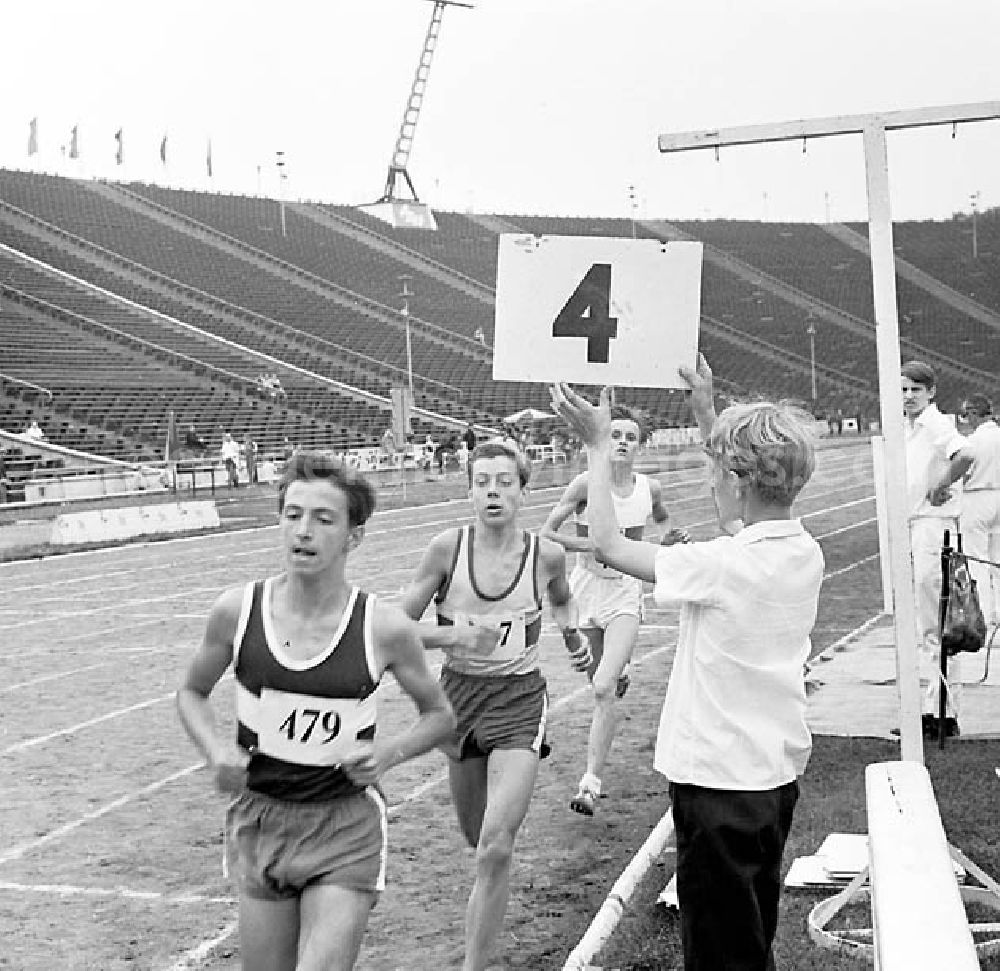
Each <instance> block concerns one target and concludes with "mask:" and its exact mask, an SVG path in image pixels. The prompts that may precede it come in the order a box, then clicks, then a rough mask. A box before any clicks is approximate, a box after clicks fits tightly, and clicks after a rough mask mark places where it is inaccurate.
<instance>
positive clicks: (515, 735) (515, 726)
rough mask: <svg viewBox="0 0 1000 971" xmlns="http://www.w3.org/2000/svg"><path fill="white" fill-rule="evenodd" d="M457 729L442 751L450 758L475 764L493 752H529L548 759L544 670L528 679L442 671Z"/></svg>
mask: <svg viewBox="0 0 1000 971" xmlns="http://www.w3.org/2000/svg"><path fill="white" fill-rule="evenodd" d="M441 686H442V688H444V693H445V694H446V695H447V696H448V700H449V701H450V702H451V706H452V708H454V709H455V717H456V718H457V720H458V727H457V728H456V729H455V734H454V736H453V737H452V739H451V741H450V742H446V743H445V744H443V745H442V746H441V750H442V751H443V752H444V753H445V755H447V756H448V758H450V759H456V760H461V759H474V758H482V757H484V756H486V755H489V754H490V752H492V751H493V749H516V748H523V749H530V750H531V751H532V752H535V753H537V754H538V755H539V756H540V757H541V758H545V756H546V755H548V744H547V743H546V741H545V726H546V722H547V721H548V712H549V698H548V692H547V691H546V689H545V679H544V678H543V677H542V674H541V672H540V671H532V672H530V673H529V674H513V675H504V676H496V677H491V676H483V675H475V674H459V673H458V672H456V671H452V670H451V669H450V668H447V667H445V668H443V669H442V671H441Z"/></svg>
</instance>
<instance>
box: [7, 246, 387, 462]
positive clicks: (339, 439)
mask: <svg viewBox="0 0 1000 971" xmlns="http://www.w3.org/2000/svg"><path fill="white" fill-rule="evenodd" d="M0 265H2V264H0ZM49 272H50V273H51V274H52V275H53V280H54V282H56V283H59V284H62V285H63V286H65V287H69V286H73V285H75V286H77V287H78V288H79V289H81V290H83V291H88V290H93V288H91V287H89V286H88V285H87V284H85V283H84V282H83V281H73V280H69V279H65V278H64V275H60V276H58V277H56V275H55V274H56V271H53V270H51V269H50V270H49ZM0 292H2V294H3V296H4V298H5V301H6V313H5V315H4V317H3V318H2V320H0V336H2V337H3V343H4V347H5V366H6V367H7V368H8V370H11V371H13V372H15V373H14V376H15V377H20V374H18V373H16V372H17V369H18V367H19V366H21V367H24V369H25V374H29V373H30V374H31V375H32V376H33V377H34V378H35V379H38V380H44V381H45V382H46V385H47V386H48V387H49V388H50V389H51V390H52V391H53V393H54V398H55V400H54V408H55V411H54V412H53V415H52V416H50V418H49V421H50V424H51V423H52V421H53V420H57V421H58V422H59V424H60V427H61V426H62V425H64V424H65V421H66V420H67V419H73V418H75V419H78V420H81V421H84V422H85V423H86V424H88V426H89V427H91V428H93V429H104V430H109V431H116V432H117V431H120V432H121V433H122V434H123V435H125V437H127V438H132V439H134V440H135V445H136V447H137V448H140V449H142V448H149V447H155V446H156V445H157V444H158V440H159V438H160V436H161V434H162V429H164V428H165V421H166V413H167V411H168V410H169V408H170V407H173V406H176V407H179V408H185V410H186V411H187V413H188V414H189V415H191V414H192V412H194V414H195V415H197V421H198V422H199V423H201V422H204V421H205V417H204V415H203V414H202V412H205V413H206V414H208V413H210V415H211V420H212V421H213V422H215V423H216V424H219V426H220V427H225V429H226V430H230V431H233V432H234V433H237V434H239V435H245V434H250V435H251V436H254V437H257V438H258V441H259V443H260V444H261V445H262V447H272V448H277V447H278V445H279V444H280V442H281V440H282V438H283V437H284V434H287V433H288V432H287V431H282V429H289V430H290V429H295V430H298V429H301V428H303V427H308V428H311V429H313V430H314V432H315V434H314V435H312V438H313V439H314V440H315V439H318V440H319V441H318V442H317V444H319V443H322V444H324V445H328V446H335V445H339V444H346V443H347V441H349V442H350V443H351V444H359V443H363V442H365V441H366V438H367V436H366V435H365V434H364V432H363V431H361V430H360V429H358V428H357V427H352V422H351V421H350V420H349V417H348V416H350V415H351V414H352V413H353V414H356V415H360V416H363V417H366V418H367V419H368V421H369V423H371V422H372V419H373V415H372V411H374V413H375V414H376V415H377V414H380V413H381V412H382V411H383V410H384V409H386V408H387V407H388V404H387V403H386V402H378V403H376V404H372V403H371V402H369V401H368V400H367V399H364V398H361V399H358V400H360V401H361V402H362V403H361V405H360V408H361V410H360V411H359V410H358V406H357V405H354V404H353V401H352V400H350V399H349V400H347V401H344V400H343V399H341V400H340V401H336V400H332V399H334V396H333V395H331V388H330V387H329V386H328V385H319V387H318V388H317V390H316V392H315V393H314V397H313V398H312V399H311V400H310V402H309V403H310V405H311V407H310V408H309V410H308V411H305V410H303V409H301V408H299V407H297V406H296V405H295V403H294V401H293V400H292V399H291V398H290V399H289V401H288V403H287V404H285V403H283V404H280V405H279V404H276V403H274V402H268V403H266V404H264V405H261V404H260V402H259V400H258V395H257V392H256V389H255V386H254V385H253V382H252V381H246V380H245V379H243V378H241V377H240V376H238V375H233V374H231V373H229V372H224V371H222V370H221V369H219V368H215V367H213V366H212V365H210V364H206V363H204V362H203V361H200V360H197V359H194V358H191V357H188V356H186V355H182V354H179V353H177V352H175V351H172V350H170V349H169V348H165V347H163V346H161V345H155V344H152V343H150V342H148V341H144V340H142V339H141V338H137V337H135V336H133V335H131V334H129V333H126V332H124V331H120V330H118V329H117V328H115V327H112V326H110V325H108V324H104V323H102V322H101V321H99V320H95V319H93V318H90V317H85V316H83V315H81V314H78V313H76V312H74V311H72V310H69V309H67V308H66V307H65V306H60V305H59V304H57V303H53V302H50V301H47V300H42V299H39V298H37V297H34V296H31V295H29V294H25V293H23V292H21V291H18V290H15V289H13V288H11V287H6V286H0ZM47 295H48V296H49V297H52V298H54V299H55V300H59V301H60V303H63V304H65V303H70V302H71V300H67V299H66V296H67V295H66V292H65V291H63V292H47ZM60 298H62V299H60ZM19 331H23V333H24V334H25V335H26V343H25V347H24V352H25V353H24V355H20V356H19V355H18V346H17V345H18V340H17V335H18V332H19ZM81 332H83V333H86V334H87V335H88V336H87V339H86V342H85V343H83V342H81V341H80V339H79V334H80V333H81ZM130 378H131V379H132V380H133V381H134V380H137V379H141V380H142V381H143V382H144V383H143V385H142V391H143V392H144V393H143V394H140V395H138V396H136V395H135V394H134V393H133V394H129V395H127V396H126V400H125V401H123V402H121V403H120V404H118V405H112V404H101V405H100V406H99V407H98V408H88V407H87V406H86V405H84V406H83V407H82V408H81V406H80V405H79V404H78V394H77V392H78V391H80V390H84V393H85V395H86V396H87V397H88V398H89V397H92V396H93V393H94V389H95V388H100V389H107V388H115V387H116V386H120V385H121V384H122V383H123V380H124V381H125V382H127V381H128V380H129V379H130ZM217 385H220V386H221V387H217ZM177 386H181V387H184V388H186V390H184V391H182V392H181V393H180V395H179V397H178V400H175V401H174V402H172V403H171V404H170V405H168V404H161V406H160V407H158V408H157V409H156V410H155V414H153V415H152V416H144V415H143V413H142V409H141V407H140V405H139V403H138V402H139V401H142V400H147V401H148V400H149V399H150V396H151V395H152V394H153V393H154V392H156V391H158V390H160V389H162V388H164V387H169V388H171V389H173V390H174V391H176V390H177ZM298 390H299V389H295V388H293V389H292V393H293V394H295V393H296V392H297V391H298ZM175 397H176V396H175ZM352 405H353V409H352ZM227 412H231V413H232V415H233V418H232V421H231V422H227V421H225V419H226V414H227ZM264 417H266V418H267V421H264V420H263V419H264ZM189 420H195V419H194V418H193V417H192V418H191V419H189ZM66 432H67V430H66V429H65V428H63V433H62V434H60V432H59V431H58V430H56V431H53V433H52V434H51V436H50V437H52V439H53V441H61V440H62V439H63V438H64V437H65V434H66ZM345 438H346V440H345ZM62 443H63V444H67V443H66V442H62ZM119 446H120V443H119ZM89 450H91V451H94V449H93V448H91V449H89Z"/></svg>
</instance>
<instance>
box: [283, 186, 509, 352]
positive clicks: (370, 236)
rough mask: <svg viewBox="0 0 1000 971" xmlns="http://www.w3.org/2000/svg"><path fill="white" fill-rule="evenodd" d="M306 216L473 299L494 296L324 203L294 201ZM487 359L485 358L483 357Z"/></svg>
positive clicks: (484, 300) (476, 282)
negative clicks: (318, 204)
mask: <svg viewBox="0 0 1000 971" xmlns="http://www.w3.org/2000/svg"><path fill="white" fill-rule="evenodd" d="M289 208H290V209H291V210H292V211H294V212H297V213H298V214H299V215H301V216H302V217H303V218H305V219H311V220H313V221H314V222H317V223H319V224H320V225H322V226H325V227H326V228H328V229H332V230H333V231H334V232H336V233H340V234H342V235H344V236H348V237H350V238H351V239H354V240H357V241H358V242H361V243H364V245H365V246H367V247H369V248H370V249H372V250H375V251H376V252H379V253H385V254H386V255H388V256H391V257H392V258H393V259H395V260H397V261H399V262H400V263H403V264H405V265H407V266H410V267H412V268H413V269H414V270H415V271H416V272H418V273H422V274H425V275H426V276H429V277H432V278H433V279H435V280H437V281H439V282H440V283H443V284H445V285H446V286H449V287H452V288H453V289H455V290H459V291H461V292H462V293H465V294H467V295H468V296H470V297H472V298H473V299H474V300H478V301H479V302H480V303H482V304H485V305H486V306H488V307H491V308H492V306H493V303H494V301H495V299H496V290H494V288H493V287H490V286H487V285H486V284H485V283H481V282H480V281H479V280H475V279H473V278H472V277H470V276H466V274H464V273H462V272H461V271H460V270H456V269H454V268H452V267H450V266H446V265H445V264H444V263H441V262H439V261H438V260H435V259H432V258H431V257H429V256H427V255H425V254H423V253H419V252H417V251H416V250H415V249H412V248H410V247H409V246H405V245H404V244H403V243H400V242H398V241H397V240H394V239H389V238H388V237H387V236H386V235H385V234H383V233H381V232H378V231H377V230H375V229H373V228H370V227H367V226H363V225H361V223H360V222H355V221H354V220H353V219H351V218H349V217H348V216H345V215H344V214H343V213H340V212H337V211H335V210H332V209H330V208H328V207H325V206H316V205H311V204H305V203H293V204H292V205H291V206H290V207H289ZM483 360H486V357H485V356H484V357H483Z"/></svg>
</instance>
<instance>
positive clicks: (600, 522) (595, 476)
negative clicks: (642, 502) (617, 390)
mask: <svg viewBox="0 0 1000 971" xmlns="http://www.w3.org/2000/svg"><path fill="white" fill-rule="evenodd" d="M702 360H704V359H702ZM706 367H707V364H706ZM552 407H553V409H554V410H555V412H556V413H557V414H558V415H560V416H561V417H562V418H564V419H565V420H566V421H567V422H569V424H570V426H571V427H572V428H573V430H574V431H575V432H577V434H579V435H580V437H581V438H582V439H583V441H584V444H586V445H587V446H588V447H589V449H590V468H589V469H588V478H587V518H588V519H589V520H590V532H591V535H592V536H593V537H594V544H595V547H596V548H595V551H594V554H595V556H596V557H598V559H599V561H600V562H603V563H606V564H607V565H608V566H610V567H613V568H614V569H616V570H620V571H621V572H622V573H627V574H629V576H633V577H638V578H639V579H640V580H650V581H652V580H655V579H656V575H655V569H656V553H657V550H658V548H659V545H658V544H654V543H646V542H642V541H636V540H631V539H628V538H627V537H625V536H623V535H622V534H621V532H620V531H619V529H618V521H617V520H616V519H615V508H614V502H613V500H612V497H611V404H610V393H609V391H608V389H607V388H605V389H604V390H603V391H602V392H601V398H600V404H599V405H597V406H595V405H592V404H591V403H590V402H589V401H587V399H586V398H583V397H581V396H580V395H578V394H577V393H576V392H575V391H573V389H572V388H570V387H569V385H567V384H555V385H553V386H552Z"/></svg>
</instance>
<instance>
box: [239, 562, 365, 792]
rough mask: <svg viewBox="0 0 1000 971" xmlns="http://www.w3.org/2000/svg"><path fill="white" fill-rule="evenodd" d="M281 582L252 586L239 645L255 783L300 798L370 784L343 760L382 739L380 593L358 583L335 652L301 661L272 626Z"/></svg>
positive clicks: (244, 733)
mask: <svg viewBox="0 0 1000 971" xmlns="http://www.w3.org/2000/svg"><path fill="white" fill-rule="evenodd" d="M272 582H273V581H272V580H263V581H258V582H257V583H252V584H248V585H247V588H246V591H245V593H244V596H243V609H242V611H241V613H240V622H239V627H238V629H237V632H236V637H235V640H234V646H233V670H234V673H235V675H236V692H237V714H238V716H239V726H238V729H237V741H238V742H239V744H240V745H241V746H243V748H245V749H248V750H250V751H251V752H252V755H251V757H250V767H249V781H248V783H247V788H249V789H251V790H253V791H254V792H259V793H262V794H264V795H266V796H271V797H273V798H275V799H286V800H289V801H292V802H317V801H322V800H328V799H335V798H338V797H340V796H347V795H352V794H354V793H357V792H362V791H363V790H364V788H365V787H364V786H358V785H355V784H354V783H353V782H352V781H351V780H350V779H349V778H348V776H347V774H346V773H345V772H344V771H343V770H342V769H341V768H340V763H341V761H343V760H344V759H346V758H348V757H354V756H357V755H359V754H360V753H362V752H364V751H365V750H370V749H371V747H372V745H373V744H374V739H375V695H374V692H375V689H376V688H377V687H378V682H379V677H380V672H378V670H377V668H376V664H375V658H374V653H373V649H374V645H373V639H372V617H373V615H374V598H372V597H369V596H368V595H367V594H365V593H364V592H362V591H361V590H358V589H357V588H353V589H352V590H351V594H350V597H349V598H348V601H347V607H346V608H345V609H344V616H343V618H342V619H341V622H340V626H339V627H338V628H337V631H336V633H335V634H334V635H333V638H332V639H331V641H330V644H329V645H328V647H327V648H326V650H324V651H323V652H322V653H321V654H318V655H317V656H316V657H314V658H310V659H309V660H308V661H299V660H297V659H295V658H291V657H288V656H287V655H286V654H285V653H284V652H283V651H282V650H281V648H280V645H279V643H278V638H277V637H276V635H275V633H274V630H273V627H272V625H271V609H270V608H271V589H272Z"/></svg>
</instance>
